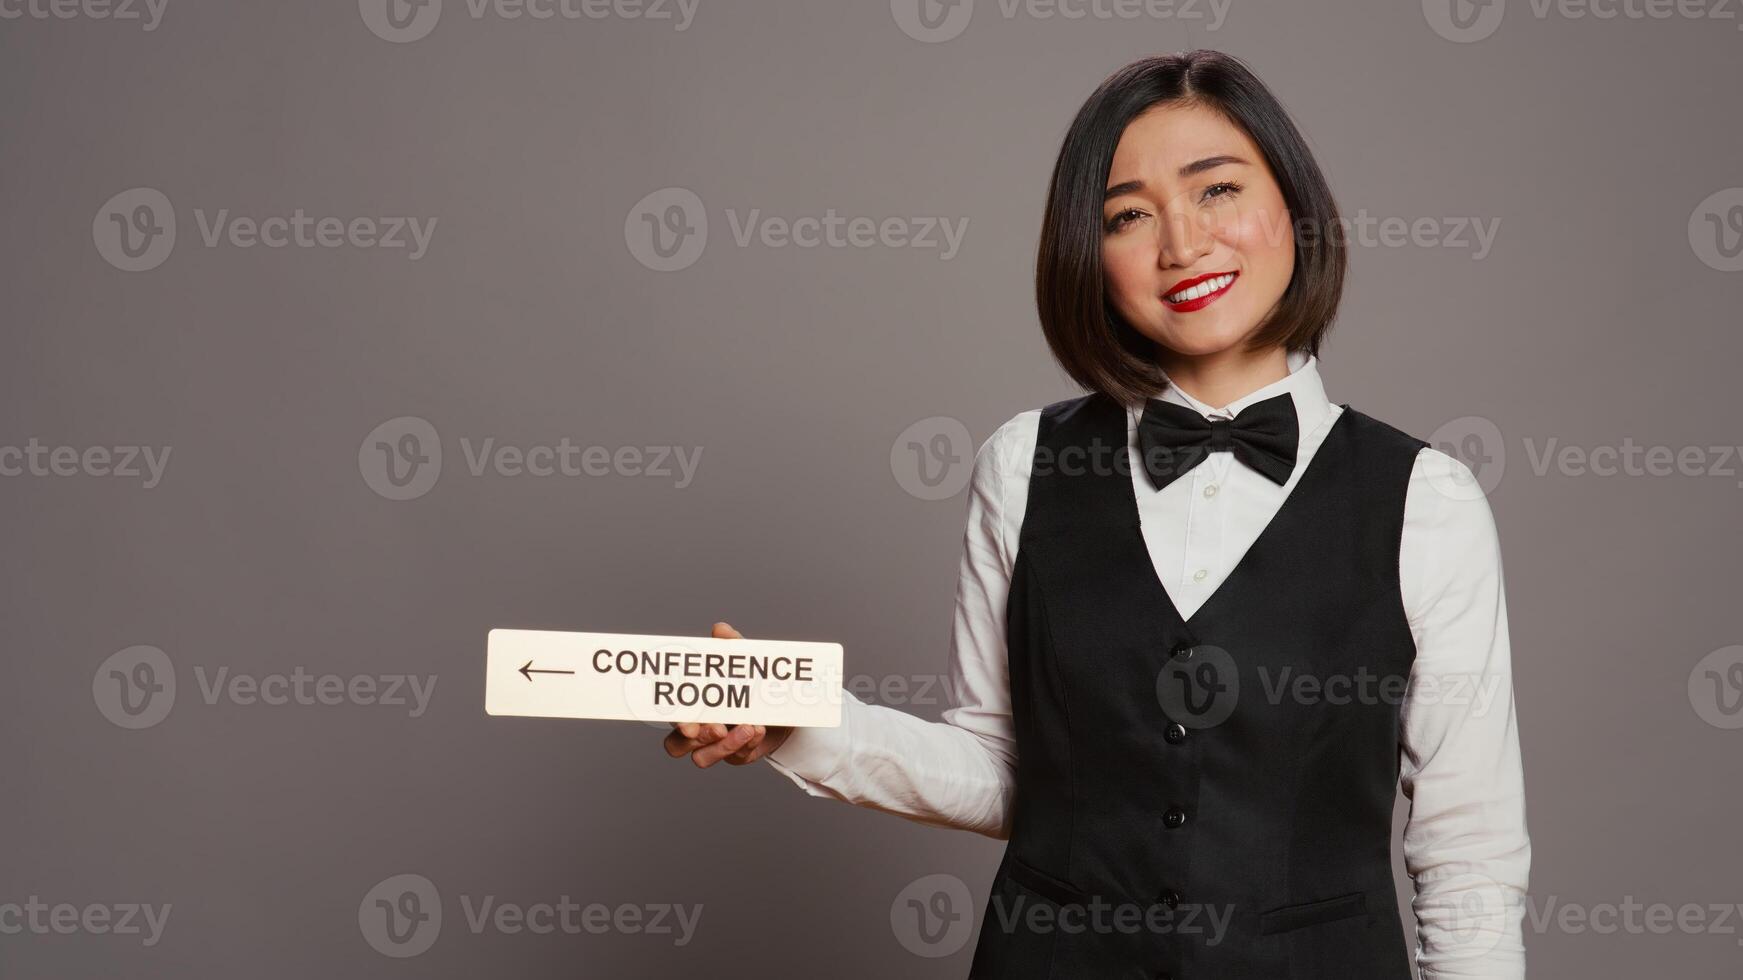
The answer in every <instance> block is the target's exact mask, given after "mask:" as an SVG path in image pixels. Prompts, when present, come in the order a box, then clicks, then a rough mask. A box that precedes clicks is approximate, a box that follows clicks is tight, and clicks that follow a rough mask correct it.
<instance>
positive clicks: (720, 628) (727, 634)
mask: <svg viewBox="0 0 1743 980" xmlns="http://www.w3.org/2000/svg"><path fill="white" fill-rule="evenodd" d="M714 638H715V639H718V640H742V639H744V635H743V634H741V633H739V631H738V630H735V629H733V628H732V624H731V623H715V624H714Z"/></svg>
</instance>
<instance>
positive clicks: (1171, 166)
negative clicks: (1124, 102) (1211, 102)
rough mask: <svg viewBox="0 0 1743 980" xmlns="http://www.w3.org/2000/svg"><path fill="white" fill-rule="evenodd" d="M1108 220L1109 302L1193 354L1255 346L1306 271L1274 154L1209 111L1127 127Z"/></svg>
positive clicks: (1187, 110)
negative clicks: (1271, 159) (1274, 171)
mask: <svg viewBox="0 0 1743 980" xmlns="http://www.w3.org/2000/svg"><path fill="white" fill-rule="evenodd" d="M1102 219H1103V224H1102V250H1101V258H1102V269H1103V270H1104V275H1105V276H1106V283H1107V292H1108V298H1109V301H1110V302H1111V303H1112V305H1113V307H1114V309H1115V310H1117V311H1118V312H1119V314H1120V315H1121V316H1122V317H1124V318H1125V320H1126V322H1127V323H1129V324H1131V325H1132V327H1133V328H1134V329H1136V330H1137V331H1138V332H1139V333H1141V334H1143V335H1144V336H1146V337H1148V338H1150V339H1151V340H1154V341H1156V342H1157V343H1159V344H1161V345H1162V346H1163V347H1166V348H1167V349H1168V350H1169V351H1172V352H1174V353H1176V354H1179V355H1182V356H1188V357H1193V356H1201V355H1206V354H1215V353H1218V352H1221V351H1225V350H1229V349H1231V348H1235V347H1237V345H1240V346H1244V345H1243V344H1242V341H1244V340H1245V339H1246V338H1247V337H1248V336H1250V335H1251V334H1253V333H1254V332H1255V331H1257V329H1258V327H1259V325H1260V324H1261V323H1262V322H1264V319H1265V317H1266V315H1267V314H1269V313H1270V312H1271V310H1272V308H1273V307H1275V306H1276V304H1277V301H1278V300H1279V299H1280V298H1281V297H1282V296H1283V290H1284V289H1285V288H1286V287H1287V286H1288V285H1289V278H1290V276H1291V274H1292V273H1293V272H1294V270H1295V238H1294V235H1293V234H1291V228H1290V224H1289V213H1288V209H1287V208H1286V207H1285V206H1284V204H1283V193H1282V191H1281V190H1280V189H1279V188H1278V186H1277V181H1276V179H1275V178H1274V177H1272V175H1271V169H1270V167H1268V166H1266V164H1265V159H1264V156H1263V154H1261V153H1260V152H1259V147H1258V146H1257V145H1256V144H1255V143H1254V142H1253V140H1252V139H1251V138H1250V137H1248V136H1247V134H1246V133H1245V132H1242V130H1241V129H1240V127H1238V126H1236V125H1235V124H1233V123H1231V122H1229V121H1228V120H1227V119H1225V118H1224V117H1223V116H1222V115H1221V114H1219V113H1217V112H1216V111H1215V110H1213V109H1209V108H1205V107H1202V106H1188V105H1167V106H1157V107H1154V108H1151V109H1149V110H1147V111H1145V112H1144V113H1143V114H1141V115H1139V116H1138V117H1137V118H1136V119H1133V120H1132V121H1131V123H1129V124H1128V125H1127V126H1126V131H1125V132H1124V133H1122V134H1121V135H1120V143H1119V146H1118V147H1117V148H1116V149H1115V150H1114V159H1113V165H1112V167H1111V168H1110V169H1109V171H1108V194H1107V198H1106V202H1105V203H1104V204H1103V206H1102Z"/></svg>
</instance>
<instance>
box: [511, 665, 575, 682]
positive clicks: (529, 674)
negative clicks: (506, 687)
mask: <svg viewBox="0 0 1743 980" xmlns="http://www.w3.org/2000/svg"><path fill="white" fill-rule="evenodd" d="M520 672H521V676H522V677H525V678H526V679H527V680H529V681H530V680H532V679H533V675H534V674H573V673H574V671H572V670H539V669H537V668H535V667H534V666H533V662H532V661H531V660H528V661H527V663H526V666H525V667H522V668H521V669H520Z"/></svg>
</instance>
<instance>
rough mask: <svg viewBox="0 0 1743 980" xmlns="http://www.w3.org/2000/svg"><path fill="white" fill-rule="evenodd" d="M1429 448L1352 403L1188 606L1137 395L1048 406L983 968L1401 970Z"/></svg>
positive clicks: (1267, 979)
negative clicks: (1416, 586) (1007, 790)
mask: <svg viewBox="0 0 1743 980" xmlns="http://www.w3.org/2000/svg"><path fill="white" fill-rule="evenodd" d="M1425 445H1427V444H1426V443H1424V442H1423V441H1422V440H1420V439H1416V438H1414V437H1411V436H1409V435H1406V434H1404V433H1403V432H1400V431H1399V430H1397V429H1394V428H1392V427H1391V426H1388V425H1386V424H1385V423H1382V422H1379V421H1376V420H1375V419H1372V418H1370V417H1368V416H1366V415H1363V414H1362V413H1360V412H1356V411H1354V410H1352V409H1350V407H1349V406H1348V405H1344V406H1343V411H1342V412H1341V413H1340V414H1339V415H1338V416H1337V418H1336V420H1335V421H1334V422H1333V423H1332V425H1331V429H1330V432H1329V433H1328V434H1327V436H1326V438H1325V441H1324V442H1323V443H1322V444H1321V446H1320V448H1319V450H1318V451H1317V452H1316V453H1315V454H1314V456H1313V458H1312V459H1310V460H1309V461H1308V462H1307V464H1306V465H1307V469H1306V471H1305V472H1303V473H1302V474H1301V475H1300V478H1299V480H1298V481H1297V483H1296V485H1295V487H1294V488H1293V489H1292V490H1291V491H1290V493H1289V495H1288V497H1287V498H1286V499H1285V501H1284V503H1283V506H1282V508H1281V509H1280V510H1279V511H1278V512H1277V514H1276V516H1275V517H1274V518H1273V519H1272V520H1271V522H1270V523H1269V524H1268V525H1267V526H1266V527H1265V529H1264V531H1263V532H1262V533H1261V534H1260V536H1259V538H1258V540H1256V541H1255V542H1254V543H1253V545H1252V547H1251V548H1250V549H1248V551H1247V552H1246V554H1245V555H1244V556H1243V557H1242V558H1241V559H1240V561H1239V562H1238V564H1237V565H1236V567H1235V569H1234V570H1233V571H1232V572H1231V573H1230V574H1229V575H1228V577H1227V578H1226V579H1224V580H1223V582H1222V583H1221V584H1220V585H1219V586H1218V587H1217V589H1216V591H1215V592H1214V593H1213V594H1212V595H1211V596H1210V598H1209V599H1208V600H1207V601H1206V602H1205V603H1204V605H1203V606H1202V607H1201V608H1199V609H1198V611H1197V612H1195V613H1194V614H1193V615H1192V617H1191V618H1190V619H1182V617H1181V616H1180V614H1179V612H1178V611H1177V610H1176V609H1175V607H1174V604H1173V602H1172V601H1171V600H1170V599H1169V596H1168V593H1167V590H1166V589H1165V588H1164V587H1163V585H1162V582H1161V580H1160V579H1158V577H1157V575H1156V571H1155V568H1154V566H1153V565H1152V564H1151V560H1150V555H1149V552H1148V550H1147V549H1146V547H1145V543H1144V537H1143V532H1142V530H1141V528H1140V525H1139V520H1138V510H1137V502H1136V498H1135V496H1134V494H1133V487H1132V478H1133V473H1132V463H1131V461H1130V457H1129V455H1128V453H1127V451H1126V446H1127V422H1126V414H1125V409H1124V408H1123V407H1122V406H1121V405H1120V404H1118V403H1117V402H1115V401H1114V400H1113V399H1111V398H1108V397H1106V396H1104V395H1099V394H1091V395H1086V396H1083V397H1080V398H1075V399H1070V400H1067V401H1062V402H1057V403H1055V404H1052V405H1049V406H1047V407H1046V408H1045V409H1043V410H1042V413H1041V421H1040V434H1039V437H1038V439H1037V442H1036V449H1035V458H1034V472H1033V474H1032V475H1031V477H1030V482H1029V497H1028V508H1027V511H1026V512H1025V516H1024V519H1023V527H1022V532H1021V535H1020V537H1019V542H1020V543H1019V550H1018V553H1017V559H1016V566H1015V568H1014V570H1013V573H1012V580H1011V591H1010V598H1009V603H1008V605H1007V607H1006V612H1005V621H1006V627H1007V631H1008V632H1007V638H1008V648H1009V660H1010V662H1009V667H1010V686H1011V702H1012V714H1013V720H1014V723H1015V727H1016V743H1017V773H1016V799H1015V808H1016V809H1015V815H1014V817H1013V823H1012V826H1011V837H1010V843H1009V845H1008V846H1007V847H1006V850H1005V856H1004V860H1003V861H1002V862H1001V864H1000V865H999V870H998V874H997V876H996V877H995V879H994V881H993V886H992V894H991V897H990V900H989V902H988V905H987V908H986V913H985V918H984V920H983V922H982V924H981V930H980V938H979V944H978V946H977V947H976V949H975V955H974V965H973V970H972V974H971V976H972V977H976V978H983V980H995V978H996V980H1023V978H1044V977H1045V978H1053V980H1116V978H1131V980H1158V978H1169V980H1197V978H1204V980H1333V978H1335V980H1409V977H1410V967H1409V962H1408V953H1407V950H1406V944H1405V939H1404V930H1403V927H1402V922H1401V920H1400V917H1399V915H1398V901H1397V892H1396V890H1395V888H1394V886H1393V880H1392V866H1391V854H1392V850H1391V831H1392V808H1393V802H1394V799H1395V794H1396V792H1397V785H1398V752H1399V710H1400V706H1401V704H1402V701H1403V695H1404V687H1405V684H1406V683H1407V681H1408V679H1409V676H1410V667H1411V663H1412V662H1413V661H1414V659H1415V656H1416V647H1415V642H1414V640H1413V639H1412V637H1411V633H1410V627H1409V624H1408V622H1407V621H1406V618H1405V612H1404V608H1403V599H1402V596H1401V594H1400V587H1399V576H1398V550H1399V541H1400V538H1401V536H1402V532H1403V521H1404V501H1405V495H1406V491H1407V488H1408V483H1409V478H1410V473H1411V469H1412V467H1413V466H1414V464H1415V459H1416V455H1417V451H1418V450H1419V449H1421V448H1422V447H1423V446H1425ZM1137 477H1138V479H1140V480H1143V479H1145V476H1144V475H1143V474H1142V473H1139V474H1138V475H1137Z"/></svg>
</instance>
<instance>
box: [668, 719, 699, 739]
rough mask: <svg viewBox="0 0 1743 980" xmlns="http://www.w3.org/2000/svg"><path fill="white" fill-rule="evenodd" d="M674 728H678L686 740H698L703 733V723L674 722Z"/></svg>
mask: <svg viewBox="0 0 1743 980" xmlns="http://www.w3.org/2000/svg"><path fill="white" fill-rule="evenodd" d="M672 727H673V728H676V729H677V730H678V732H679V733H680V734H682V735H683V736H684V737H685V738H696V737H698V734H699V733H700V732H701V731H702V725H701V723H699V722H694V721H674V722H672Z"/></svg>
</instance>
